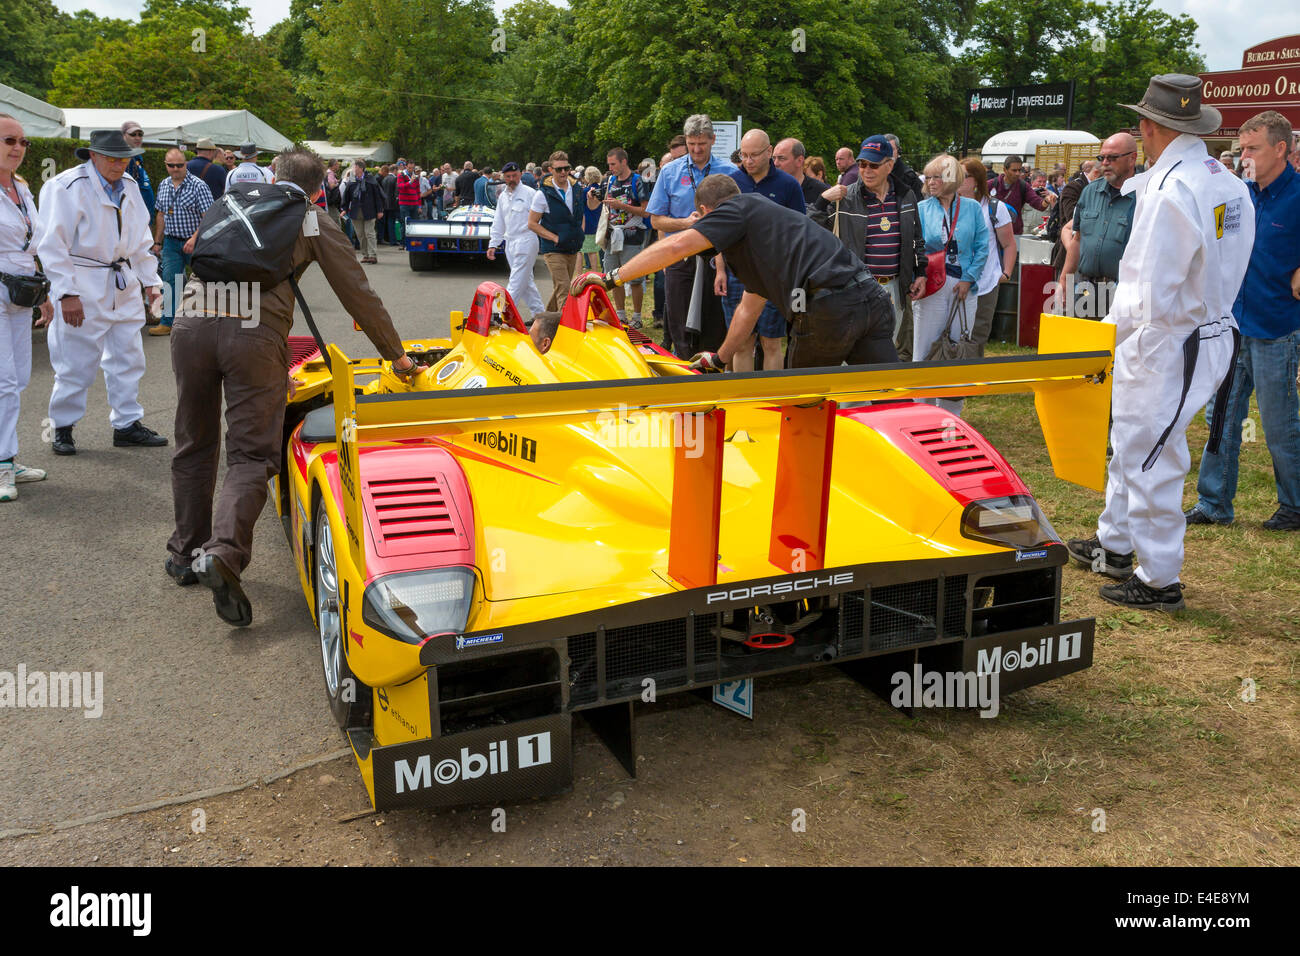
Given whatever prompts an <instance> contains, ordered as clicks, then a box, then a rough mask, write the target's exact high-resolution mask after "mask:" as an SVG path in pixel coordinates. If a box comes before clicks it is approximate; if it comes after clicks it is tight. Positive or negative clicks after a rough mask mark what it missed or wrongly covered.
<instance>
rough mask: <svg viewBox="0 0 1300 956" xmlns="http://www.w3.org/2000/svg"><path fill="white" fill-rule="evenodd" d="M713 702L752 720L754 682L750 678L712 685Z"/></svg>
mask: <svg viewBox="0 0 1300 956" xmlns="http://www.w3.org/2000/svg"><path fill="white" fill-rule="evenodd" d="M713 702H714V703H715V704H718V705H720V706H722V707H725V708H727V710H730V711H734V712H735V713H737V714H740V716H742V717H748V718H749V719H750V720H753V719H754V681H753V679H752V678H746V679H745V680H732V681H724V682H723V683H721V684H714V685H713Z"/></svg>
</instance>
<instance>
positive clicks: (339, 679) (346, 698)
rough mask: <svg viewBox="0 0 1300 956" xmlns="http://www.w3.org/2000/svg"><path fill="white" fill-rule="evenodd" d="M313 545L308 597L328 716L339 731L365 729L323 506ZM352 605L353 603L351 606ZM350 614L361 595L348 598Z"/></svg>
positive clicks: (366, 702)
mask: <svg viewBox="0 0 1300 956" xmlns="http://www.w3.org/2000/svg"><path fill="white" fill-rule="evenodd" d="M314 529H315V542H314V544H313V546H312V551H313V557H314V560H313V561H312V594H313V596H314V598H315V601H316V634H317V638H318V640H319V642H320V650H321V667H322V670H323V672H324V676H325V695H326V697H327V698H328V699H329V705H330V713H332V714H333V715H334V720H335V721H337V722H338V725H339V727H340V728H341V729H342V730H347V729H348V728H350V727H368V726H370V720H371V708H372V699H371V689H370V687H368V686H367V685H365V684H363V683H361V681H359V680H358V679H357V678H356V676H355V675H353V673H352V669H351V668H350V667H348V657H347V648H346V643H347V635H346V634H344V631H343V616H342V613H341V607H340V605H341V602H342V600H343V599H342V596H341V595H340V594H339V573H338V560H337V557H336V555H335V551H334V533H333V530H332V529H331V528H330V522H329V515H328V514H327V513H326V509H325V506H324V503H323V500H322V502H321V503H318V504H317V506H316V521H315V525H314ZM352 602H355V603H352ZM349 603H350V610H351V609H352V608H355V609H356V610H357V612H358V613H359V611H360V606H361V595H360V594H356V595H349Z"/></svg>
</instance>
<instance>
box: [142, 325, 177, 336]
mask: <svg viewBox="0 0 1300 956" xmlns="http://www.w3.org/2000/svg"><path fill="white" fill-rule="evenodd" d="M147 331H148V333H149V334H150V335H171V334H172V327H171V326H170V325H161V324H159V325H151V326H149V328H148V330H147Z"/></svg>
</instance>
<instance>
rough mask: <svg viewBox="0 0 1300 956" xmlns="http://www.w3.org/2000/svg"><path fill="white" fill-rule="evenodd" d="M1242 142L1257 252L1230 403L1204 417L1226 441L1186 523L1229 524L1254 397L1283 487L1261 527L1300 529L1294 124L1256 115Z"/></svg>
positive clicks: (1204, 461)
mask: <svg viewBox="0 0 1300 956" xmlns="http://www.w3.org/2000/svg"><path fill="white" fill-rule="evenodd" d="M1240 137H1241V154H1242V156H1243V157H1247V158H1249V159H1250V160H1251V162H1252V165H1253V166H1254V167H1255V179H1254V181H1253V182H1250V183H1247V184H1246V188H1247V189H1248V190H1249V192H1250V200H1251V203H1252V204H1253V205H1254V207H1255V234H1254V236H1253V237H1252V238H1253V240H1254V245H1253V246H1252V248H1251V253H1250V265H1249V266H1248V267H1247V269H1246V281H1245V282H1243V283H1242V286H1241V291H1240V292H1239V293H1238V294H1237V301H1236V302H1235V303H1233V306H1232V314H1233V317H1234V318H1235V319H1236V320H1237V323H1238V325H1240V327H1241V352H1240V353H1239V354H1238V356H1237V367H1236V369H1235V374H1234V376H1233V381H1232V391H1231V392H1230V393H1229V395H1228V397H1227V403H1226V405H1225V404H1224V403H1222V402H1219V401H1218V400H1217V399H1216V400H1215V401H1214V402H1212V403H1211V405H1210V406H1209V407H1208V408H1207V409H1206V410H1205V417H1206V420H1207V421H1208V422H1210V424H1211V427H1213V426H1214V425H1215V424H1217V420H1218V419H1222V420H1223V425H1222V428H1223V437H1224V443H1223V447H1222V448H1221V449H1220V450H1218V451H1217V452H1216V451H1212V450H1211V449H1210V448H1209V447H1208V446H1207V447H1206V449H1205V454H1204V455H1203V456H1202V457H1201V473H1200V478H1199V480H1198V481H1197V484H1196V493H1197V501H1196V506H1195V507H1194V508H1192V509H1191V510H1190V511H1188V512H1187V513H1186V518H1187V523H1188V524H1189V525H1193V524H1231V523H1232V518H1233V510H1232V499H1233V498H1234V497H1235V496H1236V492H1237V455H1238V453H1239V452H1240V450H1241V423H1242V421H1243V420H1245V418H1246V416H1247V415H1249V414H1250V393H1251V392H1252V391H1254V392H1255V395H1256V397H1257V398H1258V399H1259V417H1260V419H1261V421H1262V423H1263V425H1264V437H1265V439H1266V440H1267V442H1268V453H1269V455H1270V456H1271V457H1272V459H1273V478H1274V481H1275V483H1276V485H1277V511H1276V512H1275V513H1274V514H1273V516H1272V517H1271V518H1269V519H1268V520H1267V521H1265V522H1264V527H1265V528H1266V529H1268V530H1269V531H1300V403H1298V402H1297V401H1296V390H1295V384H1294V383H1295V380H1296V372H1297V368H1296V366H1297V360H1298V359H1300V286H1297V283H1296V277H1297V276H1298V275H1300V272H1298V271H1297V270H1300V173H1297V172H1296V171H1295V170H1294V169H1293V168H1292V167H1291V165H1290V163H1288V162H1287V150H1288V147H1289V146H1290V141H1291V123H1290V122H1289V121H1288V120H1287V118H1286V117H1285V116H1283V115H1282V114H1281V113H1278V112H1276V111H1275V110H1267V111H1265V112H1263V113H1259V114H1258V115H1256V116H1252V117H1251V118H1250V119H1248V120H1246V122H1245V123H1243V124H1242V125H1241V130H1240ZM1225 227H1226V218H1225Z"/></svg>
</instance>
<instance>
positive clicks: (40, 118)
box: [0, 83, 121, 136]
mask: <svg viewBox="0 0 1300 956" xmlns="http://www.w3.org/2000/svg"><path fill="white" fill-rule="evenodd" d="M0 113H8V114H9V115H10V116H12V117H13V118H14V119H16V120H18V122H20V123H22V124H23V132H24V133H26V134H27V135H28V136H66V135H67V129H66V127H64V125H63V110H61V109H59V108H58V107H57V106H51V105H50V104H49V103H46V102H45V101H44V100H38V99H37V98H36V97H34V96H28V95H27V94H26V93H23V92H22V91H21V90H15V89H14V88H13V87H12V86H5V85H4V84H3V83H0ZM118 122H119V123H120V122H121V120H119V121H118Z"/></svg>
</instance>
